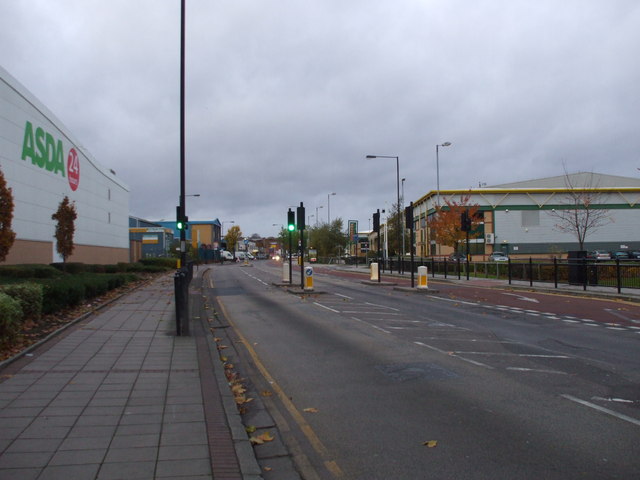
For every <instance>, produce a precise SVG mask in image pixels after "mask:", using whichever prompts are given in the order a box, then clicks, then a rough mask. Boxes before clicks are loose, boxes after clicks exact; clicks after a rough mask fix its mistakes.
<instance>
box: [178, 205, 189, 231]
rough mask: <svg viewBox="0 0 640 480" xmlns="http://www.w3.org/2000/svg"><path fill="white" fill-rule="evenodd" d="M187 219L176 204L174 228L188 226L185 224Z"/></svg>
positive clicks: (184, 228)
mask: <svg viewBox="0 0 640 480" xmlns="http://www.w3.org/2000/svg"><path fill="white" fill-rule="evenodd" d="M188 221H189V218H188V217H187V216H186V215H185V214H184V213H182V209H181V208H180V206H179V205H178V206H177V207H176V228H177V229H178V230H186V229H187V228H188V226H187V222H188Z"/></svg>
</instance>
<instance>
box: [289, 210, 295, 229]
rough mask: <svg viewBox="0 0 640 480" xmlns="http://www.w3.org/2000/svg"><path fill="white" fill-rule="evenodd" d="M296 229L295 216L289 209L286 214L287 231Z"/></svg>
mask: <svg viewBox="0 0 640 480" xmlns="http://www.w3.org/2000/svg"><path fill="white" fill-rule="evenodd" d="M295 229H296V214H295V213H294V212H293V210H291V209H289V211H288V212H287V230H289V231H290V232H293V231H294V230H295Z"/></svg>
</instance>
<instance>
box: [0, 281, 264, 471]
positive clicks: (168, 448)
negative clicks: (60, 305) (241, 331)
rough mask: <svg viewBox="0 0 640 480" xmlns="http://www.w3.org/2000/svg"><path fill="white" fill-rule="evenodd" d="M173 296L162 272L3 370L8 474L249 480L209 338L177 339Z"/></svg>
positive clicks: (2, 461) (198, 331)
mask: <svg viewBox="0 0 640 480" xmlns="http://www.w3.org/2000/svg"><path fill="white" fill-rule="evenodd" d="M173 294H174V286H173V276H172V275H171V276H164V277H162V278H160V279H157V280H155V281H154V282H152V283H150V284H148V285H146V286H143V287H141V288H139V289H137V290H135V291H133V292H131V293H129V294H128V295H126V296H123V297H121V298H120V299H118V300H116V301H114V302H112V303H111V304H110V305H109V306H108V307H106V308H104V309H103V310H101V311H99V312H98V313H95V314H93V315H91V316H89V317H87V318H82V319H80V320H79V321H78V322H77V323H76V324H75V325H74V326H72V327H70V328H67V329H66V330H65V332H64V333H62V334H60V335H58V336H57V337H55V338H53V339H49V340H48V341H47V342H44V343H42V344H41V345H39V346H37V347H36V348H34V349H32V350H31V351H30V353H29V356H28V357H27V356H25V357H22V358H20V359H19V360H17V361H15V362H13V363H12V364H11V365H9V366H7V365H5V366H4V368H3V370H2V371H0V382H1V383H0V478H1V479H3V480H4V479H7V480H9V479H13V478H16V479H20V480H25V479H31V478H33V479H37V480H46V479H58V478H59V479H64V480H69V479H70V478H82V479H105V480H108V479H116V478H127V479H134V478H144V479H149V478H171V479H177V478H192V479H195V478H198V479H217V480H224V479H241V478H243V474H242V472H241V467H240V462H239V461H238V458H237V449H236V448H235V444H234V439H233V438H232V433H231V432H232V429H231V428H230V427H229V423H228V419H227V415H226V413H225V410H224V408H223V403H222V399H221V392H220V388H219V386H218V382H217V380H216V376H215V374H214V367H215V364H214V363H213V362H212V359H211V353H210V349H211V347H210V345H208V343H207V342H208V341H209V340H208V337H209V336H210V335H209V333H208V332H206V331H205V330H204V328H202V326H201V325H200V322H196V321H194V322H192V323H194V327H193V328H192V331H195V333H194V335H192V336H188V337H176V336H175V334H174V332H175V313H174V312H175V305H174V297H173ZM199 325H200V326H199ZM220 368H221V367H220ZM234 429H237V426H234ZM246 454H247V452H246V451H244V452H243V455H246ZM250 476H251V478H254V475H253V472H252V475H250ZM244 478H248V476H245V477H244Z"/></svg>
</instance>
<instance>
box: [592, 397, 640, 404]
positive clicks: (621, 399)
mask: <svg viewBox="0 0 640 480" xmlns="http://www.w3.org/2000/svg"><path fill="white" fill-rule="evenodd" d="M591 400H600V401H602V402H618V403H635V402H634V401H633V400H626V399H624V398H611V397H608V398H604V397H591Z"/></svg>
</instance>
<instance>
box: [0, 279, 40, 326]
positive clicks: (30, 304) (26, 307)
mask: <svg viewBox="0 0 640 480" xmlns="http://www.w3.org/2000/svg"><path fill="white" fill-rule="evenodd" d="M0 292H2V293H5V294H7V295H9V296H10V297H12V298H14V299H15V300H17V301H18V302H19V303H20V308H21V309H22V313H23V320H34V321H37V320H40V315H41V314H42V301H43V294H42V285H39V284H37V283H32V282H29V283H14V284H11V285H1V286H0Z"/></svg>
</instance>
